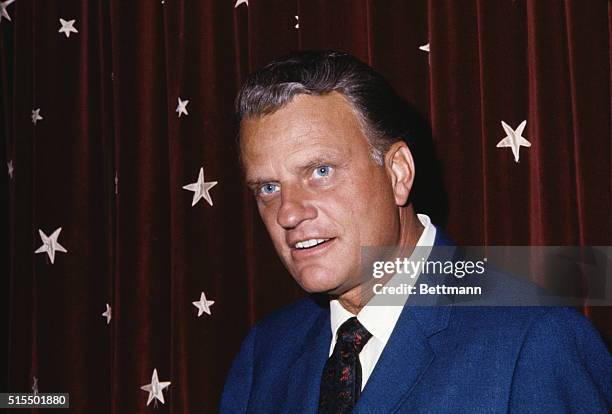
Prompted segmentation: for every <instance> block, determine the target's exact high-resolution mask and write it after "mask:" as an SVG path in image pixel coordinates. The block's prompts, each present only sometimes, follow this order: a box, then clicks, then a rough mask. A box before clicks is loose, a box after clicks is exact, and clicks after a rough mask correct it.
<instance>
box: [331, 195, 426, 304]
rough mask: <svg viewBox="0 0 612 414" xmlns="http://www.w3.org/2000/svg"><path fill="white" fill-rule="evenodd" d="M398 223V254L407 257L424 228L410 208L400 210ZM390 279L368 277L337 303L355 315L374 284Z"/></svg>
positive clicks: (365, 301) (370, 293)
mask: <svg viewBox="0 0 612 414" xmlns="http://www.w3.org/2000/svg"><path fill="white" fill-rule="evenodd" d="M399 222H400V228H399V236H398V242H397V243H396V244H397V246H398V248H399V252H401V254H402V255H407V256H409V255H410V254H411V253H412V251H413V250H414V246H416V244H417V242H418V241H419V238H420V237H421V234H423V230H425V228H424V227H423V225H422V224H421V221H420V220H419V218H418V217H417V216H416V214H415V213H414V210H413V209H412V206H408V207H402V208H400V210H399ZM398 257H399V256H398ZM391 277H393V275H387V276H384V277H383V278H381V279H374V278H373V277H368V278H367V279H366V280H365V281H364V282H363V283H361V284H359V285H357V286H355V287H354V288H352V289H350V290H348V291H346V292H344V293H343V294H341V295H340V296H338V297H337V299H338V302H340V304H341V305H342V307H343V308H344V309H346V310H347V311H349V312H351V313H352V314H353V315H357V314H358V313H359V311H360V310H361V309H362V308H363V307H364V306H365V304H366V303H368V301H369V300H370V299H371V298H372V296H374V292H373V290H372V289H373V287H374V284H376V283H382V284H386V283H387V282H388V281H389V280H390V279H391Z"/></svg>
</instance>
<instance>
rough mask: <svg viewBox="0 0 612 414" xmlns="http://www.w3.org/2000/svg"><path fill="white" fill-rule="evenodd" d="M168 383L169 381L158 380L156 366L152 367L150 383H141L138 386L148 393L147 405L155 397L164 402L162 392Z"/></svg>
mask: <svg viewBox="0 0 612 414" xmlns="http://www.w3.org/2000/svg"><path fill="white" fill-rule="evenodd" d="M169 385H170V381H165V382H159V380H158V379H157V368H154V369H153V376H152V377H151V383H150V384H147V385H143V386H142V387H140V389H141V390H143V391H146V392H148V393H149V398H148V399H147V406H148V405H149V404H150V403H151V401H153V399H157V400H159V401H161V403H162V404H164V393H163V392H162V391H163V390H164V388H167V387H168V386H169Z"/></svg>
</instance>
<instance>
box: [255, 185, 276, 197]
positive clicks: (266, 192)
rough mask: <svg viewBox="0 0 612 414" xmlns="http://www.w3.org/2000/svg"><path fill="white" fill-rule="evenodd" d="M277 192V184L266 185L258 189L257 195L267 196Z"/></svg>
mask: <svg viewBox="0 0 612 414" xmlns="http://www.w3.org/2000/svg"><path fill="white" fill-rule="evenodd" d="M277 190H278V184H272V183H268V184H264V185H262V186H261V187H259V191H258V193H259V194H263V195H269V194H272V193H274V192H276V191H277Z"/></svg>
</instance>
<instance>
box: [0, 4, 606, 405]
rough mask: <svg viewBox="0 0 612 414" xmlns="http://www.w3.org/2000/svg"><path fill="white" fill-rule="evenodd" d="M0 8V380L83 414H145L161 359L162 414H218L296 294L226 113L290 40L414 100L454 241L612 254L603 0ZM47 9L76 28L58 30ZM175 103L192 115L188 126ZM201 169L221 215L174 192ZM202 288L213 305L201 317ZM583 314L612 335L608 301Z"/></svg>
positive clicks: (434, 190) (429, 192) (431, 189)
mask: <svg viewBox="0 0 612 414" xmlns="http://www.w3.org/2000/svg"><path fill="white" fill-rule="evenodd" d="M3 3H9V2H3ZM237 3H241V4H238V5H237V7H234V6H235V5H236V4H237ZM5 9H6V11H7V13H8V15H9V16H10V19H11V20H10V21H9V20H7V19H6V17H3V18H2V19H0V47H1V50H0V58H1V59H2V61H1V68H0V70H1V74H0V76H1V85H2V101H1V120H2V121H1V124H2V128H1V133H2V135H3V137H4V140H5V143H6V144H5V149H6V162H7V169H8V170H9V174H8V175H7V178H6V181H4V182H5V184H6V186H5V189H6V190H5V192H4V194H5V203H6V204H8V207H9V216H8V220H7V222H8V232H7V234H8V236H7V241H8V246H9V248H8V256H9V260H8V265H7V267H6V268H5V269H6V271H5V274H7V276H8V277H6V278H3V279H4V280H3V289H2V290H3V291H4V292H5V293H4V296H3V299H5V304H6V305H5V309H6V310H7V311H8V312H7V314H6V315H7V316H5V318H4V320H5V326H6V327H7V328H6V331H5V332H8V375H7V376H6V381H5V382H6V384H5V385H4V386H3V389H6V390H10V391H12V392H30V391H31V390H32V387H33V385H34V382H36V386H37V388H38V391H39V392H41V393H42V392H68V393H70V405H71V408H72V410H73V411H74V412H88V413H94V412H100V413H123V412H129V413H137V412H148V410H149V409H151V408H152V407H151V406H152V405H153V404H154V403H151V405H150V406H149V407H147V406H146V399H147V394H146V392H144V391H142V390H141V389H140V387H141V386H142V385H145V384H148V383H149V382H150V381H151V374H152V372H153V370H154V369H156V370H157V373H158V375H159V380H160V381H170V382H171V385H170V386H169V387H168V388H166V389H165V390H164V391H163V392H164V397H165V403H164V404H161V403H160V402H157V404H158V410H159V412H175V413H182V412H214V411H216V409H217V404H218V399H219V394H220V392H221V389H222V386H223V381H224V379H225V375H226V374H227V371H228V369H229V365H230V363H231V360H232V358H233V356H234V355H235V354H236V352H237V350H238V348H239V346H240V342H241V340H242V339H243V338H244V336H245V334H246V332H247V331H248V329H249V327H250V326H252V325H253V323H254V322H255V321H256V320H258V319H259V318H261V317H262V316H264V315H265V314H266V313H268V312H270V311H272V310H274V309H277V308H279V307H280V306H282V305H283V304H286V303H289V302H291V301H293V300H295V299H296V298H298V297H300V296H302V295H303V293H302V292H300V290H299V289H298V287H297V286H296V284H295V283H294V282H293V281H292V279H291V277H290V276H289V275H288V274H287V273H286V271H285V270H284V269H283V267H282V265H281V263H280V261H279V260H278V258H277V257H276V254H275V252H274V250H273V247H272V245H271V243H270V241H269V239H268V237H267V235H266V233H265V229H264V228H263V226H262V224H261V222H260V220H259V217H258V212H257V208H256V206H255V204H254V201H253V200H252V195H251V194H250V192H249V191H248V190H247V189H246V188H245V187H244V186H243V184H242V172H241V170H240V165H239V162H238V159H237V152H236V147H235V137H236V132H237V128H236V125H235V122H234V119H233V115H232V113H233V99H234V96H235V94H236V92H237V90H238V88H239V85H240V83H241V81H242V80H243V79H244V78H245V76H246V74H247V73H248V72H249V71H250V70H252V69H254V68H256V67H258V66H259V65H261V64H263V63H265V62H267V61H268V60H270V59H271V58H274V57H278V56H280V55H283V54H285V53H287V52H289V51H291V50H296V49H322V48H325V49H340V50H345V51H348V52H350V53H352V54H354V55H356V56H357V57H359V58H361V59H362V60H364V61H366V62H368V63H370V64H371V65H372V66H374V68H376V69H377V70H379V71H380V72H381V73H383V74H384V75H385V76H386V77H388V79H389V80H390V81H391V83H392V84H393V85H394V87H395V88H396V89H397V90H398V91H399V92H400V93H401V95H402V96H403V97H404V98H405V99H406V100H407V101H408V102H410V103H411V104H412V105H413V106H414V109H415V113H417V114H419V116H420V117H421V118H422V120H423V121H426V122H423V123H422V125H424V126H423V127H422V131H421V132H422V133H423V134H424V135H423V136H424V137H426V136H428V135H429V136H430V138H429V141H430V145H431V147H432V148H433V149H435V152H436V154H437V156H436V157H434V158H431V159H430V160H429V161H423V159H425V158H423V159H421V161H420V162H419V161H418V160H417V173H416V174H417V177H418V180H419V183H417V184H415V185H417V186H418V187H417V188H418V190H419V192H420V194H424V195H421V196H420V197H421V198H420V199H419V203H418V206H419V209H421V210H422V212H425V213H429V214H430V215H431V216H432V218H433V219H434V223H436V224H438V225H440V226H441V227H444V228H445V229H446V231H447V232H448V234H449V235H450V236H451V237H452V238H453V239H454V240H456V241H457V242H459V243H463V244H481V243H487V244H490V245H530V244H533V245H589V244H591V245H610V244H612V211H611V210H612V139H611V138H612V134H611V122H610V119H611V106H610V90H611V79H610V78H611V75H610V73H611V70H610V69H611V57H610V56H611V53H610V52H611V50H612V46H611V45H612V5H611V3H610V2H609V1H606V0H589V1H582V0H567V1H561V0H499V1H494V2H493V1H487V0H466V1H442V0H411V1H399V0H397V1H382V0H380V1H378V0H369V1H368V0H350V1H349V0H343V1H326V0H309V1H304V0H301V1H300V0H289V1H285V0H283V1H272V0H249V1H248V4H247V2H236V1H235V0H218V1H213V0H202V1H188V0H164V1H160V0H158V1H119V0H110V1H77V0H62V1H44V2H43V1H34V0H17V1H15V2H13V3H10V4H8V5H6V8H5ZM60 19H64V20H72V19H74V20H75V23H74V27H75V28H76V29H77V30H78V32H77V33H70V36H69V37H67V36H65V34H64V33H58V30H59V29H60V27H61V24H60ZM296 26H297V27H296ZM426 44H429V52H427V51H425V50H423V49H426V48H424V47H423V46H425V45H426ZM179 98H180V99H182V100H188V101H189V102H188V104H187V106H186V110H187V112H188V114H181V116H180V117H179V113H177V112H176V108H177V104H178V100H179ZM38 108H40V116H42V119H41V120H38V121H37V122H36V124H35V125H34V124H33V122H32V120H31V117H30V115H31V113H32V110H34V109H38ZM502 121H504V122H505V123H506V124H508V125H509V126H510V127H511V128H513V129H516V128H517V127H518V126H519V124H521V122H523V121H527V123H526V127H525V129H524V132H523V136H524V137H525V138H526V139H528V140H529V141H530V142H531V144H532V145H531V147H529V148H527V147H521V148H520V160H519V162H515V159H514V157H513V155H512V151H511V149H510V148H498V147H497V146H496V145H497V143H498V142H499V141H500V140H501V139H502V138H504V136H505V135H506V133H505V131H504V129H503V128H502V125H501V122H502ZM420 145H422V146H423V148H425V147H427V145H428V144H427V142H426V141H424V143H423V144H420ZM438 166H439V167H440V169H438ZM201 167H203V170H204V176H205V181H207V182H210V181H217V182H218V184H217V185H216V186H215V187H214V188H212V189H211V190H210V194H211V197H212V201H213V205H212V206H211V205H209V204H208V203H207V202H205V200H200V201H199V202H198V203H197V204H196V205H194V206H191V202H192V196H193V193H192V192H189V191H186V190H184V189H183V188H182V187H183V186H185V185H187V184H190V183H194V182H195V181H196V179H197V177H198V173H199V170H200V168H201ZM436 173H437V174H438V175H439V177H438V178H436V177H435V175H436ZM438 184H439V185H438ZM7 194H8V195H7ZM60 227H61V228H62V230H61V233H60V236H59V239H58V240H59V242H60V244H61V245H62V246H64V247H65V248H66V250H67V251H68V252H67V253H62V252H57V253H56V256H55V259H54V263H51V261H50V260H49V258H48V256H47V255H46V254H44V253H43V254H35V253H34V251H35V250H36V249H37V248H39V247H40V246H41V243H42V242H41V238H40V236H39V230H41V231H42V232H44V233H45V234H46V235H50V234H51V233H52V232H53V231H55V230H56V229H57V228H60ZM201 292H205V293H206V297H207V298H208V299H209V300H211V301H214V304H212V305H211V307H210V310H211V315H208V314H206V313H205V314H203V315H202V316H201V317H197V311H198V310H197V309H196V308H195V307H194V306H193V305H192V302H193V301H197V300H199V298H200V293H201ZM107 303H108V304H109V305H110V306H111V308H112V319H111V321H110V323H109V324H107V323H106V319H105V318H104V317H102V315H101V314H102V312H104V310H105V304H107ZM585 312H586V313H587V314H588V315H589V316H590V317H591V318H592V319H593V321H594V322H595V323H596V324H597V326H598V327H599V329H600V331H601V333H602V335H603V336H604V337H606V338H607V339H608V340H610V338H612V330H611V326H612V310H610V309H606V308H591V309H585Z"/></svg>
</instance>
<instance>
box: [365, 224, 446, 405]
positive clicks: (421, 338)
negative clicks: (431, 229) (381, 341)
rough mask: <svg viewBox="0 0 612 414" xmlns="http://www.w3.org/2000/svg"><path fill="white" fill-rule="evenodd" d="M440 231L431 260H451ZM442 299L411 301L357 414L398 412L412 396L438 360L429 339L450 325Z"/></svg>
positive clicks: (424, 278)
mask: <svg viewBox="0 0 612 414" xmlns="http://www.w3.org/2000/svg"><path fill="white" fill-rule="evenodd" d="M436 230H437V231H436V239H435V243H434V245H435V246H436V247H438V250H433V251H432V256H433V257H432V256H430V260H431V259H434V258H435V259H448V258H449V257H452V246H453V243H452V242H451V241H449V240H448V239H447V238H446V237H445V235H444V234H443V233H442V232H441V231H440V229H436ZM443 246H446V248H445V247H443ZM436 256H438V257H436ZM439 277H440V276H439V275H421V276H420V277H419V279H418V282H417V283H420V282H425V283H428V284H432V283H433V284H435V283H434V282H435V281H436V278H439ZM438 280H439V279H438ZM440 299H441V298H439V297H434V296H431V295H425V296H419V295H417V296H412V297H410V298H409V300H408V302H407V303H406V305H405V306H404V309H403V310H402V313H401V315H400V317H399V319H398V321H397V324H396V325H395V328H394V329H393V333H392V334H391V337H390V338H389V341H388V342H387V345H386V346H385V349H384V350H383V353H382V354H381V356H380V358H379V359H378V362H377V363H376V367H375V368H374V371H373V372H372V375H371V376H370V378H369V379H368V382H367V384H366V386H365V388H364V390H363V393H362V394H361V398H360V399H359V401H358V402H357V404H356V406H355V408H354V410H353V413H356V414H357V413H391V412H395V410H396V409H397V407H398V406H399V405H400V404H401V402H402V401H403V400H404V399H406V398H407V397H408V396H409V395H410V392H411V391H412V390H413V389H414V386H415V385H416V384H417V383H418V382H419V380H420V379H421V378H422V377H423V375H424V374H425V372H426V371H427V369H428V368H429V366H430V364H431V362H432V361H433V360H434V358H435V354H434V352H433V350H432V349H431V347H430V345H429V337H431V336H432V335H434V334H436V333H438V332H440V331H442V330H444V329H446V327H447V325H448V319H449V317H450V311H451V309H450V307H448V306H439V305H436V304H438V303H440Z"/></svg>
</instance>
